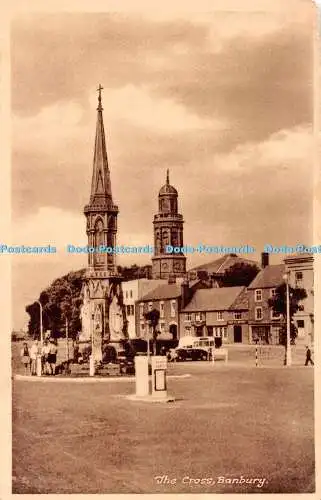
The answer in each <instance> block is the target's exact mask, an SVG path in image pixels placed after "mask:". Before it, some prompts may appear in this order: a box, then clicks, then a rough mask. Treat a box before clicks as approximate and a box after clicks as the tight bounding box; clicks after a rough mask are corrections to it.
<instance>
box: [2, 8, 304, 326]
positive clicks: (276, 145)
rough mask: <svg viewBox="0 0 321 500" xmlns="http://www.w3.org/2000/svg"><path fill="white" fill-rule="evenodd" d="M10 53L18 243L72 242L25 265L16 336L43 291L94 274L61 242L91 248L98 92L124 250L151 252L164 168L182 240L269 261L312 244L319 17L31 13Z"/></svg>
mask: <svg viewBox="0 0 321 500" xmlns="http://www.w3.org/2000/svg"><path fill="white" fill-rule="evenodd" d="M302 5H303V4H302ZM11 50H12V59H11V64H12V111H13V115H12V120H13V121H12V127H13V129H12V130H13V137H12V143H13V152H12V190H13V191H12V222H13V243H16V244H31V245H46V244H48V243H51V244H52V245H55V246H57V247H58V248H60V249H61V250H60V252H59V254H57V255H55V256H42V257H39V256H14V257H13V259H12V260H13V301H14V303H15V307H14V308H13V315H14V317H13V320H14V327H15V328H19V327H21V326H22V325H23V324H24V322H25V321H26V319H27V318H28V316H27V315H26V314H25V313H24V308H25V306H26V305H27V304H29V303H30V302H33V301H34V300H35V299H37V298H38V296H39V293H40V292H41V290H42V289H43V288H44V287H46V286H48V285H49V283H50V282H51V281H52V280H54V279H55V278H57V277H59V276H61V275H62V274H64V273H67V272H68V271H69V270H72V269H79V268H81V267H84V266H85V265H86V257H85V256H81V257H79V256H71V255H67V254H66V253H65V252H64V247H65V246H66V245H67V244H68V243H71V244H75V245H85V244H86V243H87V241H86V233H85V217H84V215H83V207H84V205H85V204H86V203H88V201H89V194H90V184H91V172H92V158H93V144H94V135H95V124H96V107H97V92H96V88H97V86H98V84H99V83H101V84H102V85H103V87H104V91H103V107H104V124H105V131H106V136H107V137H106V140H107V147H108V158H109V165H110V171H111V182H112V192H113V197H114V202H115V203H117V204H118V206H119V210H120V213H119V216H118V244H127V245H143V244H148V243H149V244H152V243H153V225H152V219H153V215H154V213H155V212H156V210H157V195H158V191H159V189H160V187H161V186H162V185H163V184H164V182H165V175H166V169H167V168H169V169H170V181H171V184H173V185H174V186H175V187H176V189H177V190H178V192H179V210H180V213H182V214H183V216H184V219H185V225H184V240H185V243H187V244H191V245H193V244H195V245H196V244H198V243H205V244H211V245H221V244H222V245H232V246H235V245H240V244H246V243H248V244H251V245H253V246H254V247H256V248H257V255H256V257H257V256H258V255H259V253H260V252H261V251H262V247H263V245H264V244H265V243H272V244H279V245H280V244H288V245H292V244H296V243H306V244H309V243H310V242H311V237H312V202H313V193H312V168H313V163H312V162H313V149H312V119H313V94H312V91H313V88H312V85H313V61H312V57H313V41H312V16H311V11H310V10H309V11H308V10H307V9H303V8H302V9H298V10H297V11H295V12H293V13H292V14H291V12H283V13H281V12H280V13H278V12H277V11H274V12H256V13H255V12H252V13H251V12H247V13H242V12H228V13H227V12H219V11H217V12H212V13H207V14H206V15H205V14H204V13H203V14H197V13H195V14H194V15H193V16H192V15H191V14H188V13H185V14H184V13H180V14H175V13H171V12H167V13H166V14H164V15H163V16H162V17H157V16H156V15H155V16H153V15H151V14H149V15H147V14H143V13H141V14H140V15H139V14H138V13H129V14H125V13H121V14H115V13H113V14H107V13H99V14H97V13H95V14H94V13H86V14H75V13H70V14H62V13H60V14H59V13H57V14H42V15H40V14H28V15H27V14H26V15H24V16H21V15H20V16H19V17H17V18H16V19H15V20H14V21H13V23H12V47H11ZM218 257H219V256H218ZM213 258H215V256H214V257H213ZM208 260H213V259H212V258H211V257H208V256H205V255H204V256H203V257H198V259H197V258H191V257H190V256H189V257H188V267H191V266H193V265H197V264H200V263H201V262H205V261H208ZM149 261H150V257H148V256H147V257H146V256H145V257H143V256H141V257H130V256H124V257H123V258H120V259H119V261H118V262H119V264H122V265H131V264H133V263H137V264H138V265H144V264H146V263H149Z"/></svg>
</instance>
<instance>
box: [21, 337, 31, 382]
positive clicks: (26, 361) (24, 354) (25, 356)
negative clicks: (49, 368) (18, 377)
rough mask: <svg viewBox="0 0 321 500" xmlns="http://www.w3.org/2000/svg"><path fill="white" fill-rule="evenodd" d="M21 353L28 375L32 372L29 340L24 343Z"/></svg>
mask: <svg viewBox="0 0 321 500" xmlns="http://www.w3.org/2000/svg"><path fill="white" fill-rule="evenodd" d="M20 355H21V362H22V364H23V365H24V367H25V375H28V374H29V373H30V353H29V347H28V344H27V342H24V343H23V346H22V349H21V352H20Z"/></svg>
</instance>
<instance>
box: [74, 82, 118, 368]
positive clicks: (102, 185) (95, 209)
mask: <svg viewBox="0 0 321 500" xmlns="http://www.w3.org/2000/svg"><path fill="white" fill-rule="evenodd" d="M102 89H103V88H102V87H101V86H100V85H99V88H98V107H97V125H96V138H95V149H94V161H93V172H92V182H91V193H90V200H89V203H88V205H86V206H85V208H84V214H85V216H86V220H87V226H86V233H87V237H88V247H89V252H88V266H87V269H86V272H85V276H84V281H83V290H82V291H83V306H82V311H81V319H82V338H83V339H86V340H91V342H92V347H93V355H94V359H95V361H101V358H102V343H103V341H107V342H112V343H116V344H117V342H119V341H120V340H122V339H123V338H124V337H125V330H126V316H125V309H124V306H123V297H122V290H121V277H120V275H119V274H118V273H117V266H116V254H115V253H113V252H110V250H109V252H110V253H109V252H108V251H107V247H109V248H110V249H111V248H113V247H115V246H116V234H117V215H118V212H119V211H118V207H117V205H115V204H114V202H113V198H112V191H111V182H110V171H109V165H108V158H107V148H106V139H105V131H104V123H103V107H102V103H101V91H102Z"/></svg>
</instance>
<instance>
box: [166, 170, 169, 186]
mask: <svg viewBox="0 0 321 500" xmlns="http://www.w3.org/2000/svg"><path fill="white" fill-rule="evenodd" d="M166 184H167V185H168V186H169V168H168V169H167V172H166Z"/></svg>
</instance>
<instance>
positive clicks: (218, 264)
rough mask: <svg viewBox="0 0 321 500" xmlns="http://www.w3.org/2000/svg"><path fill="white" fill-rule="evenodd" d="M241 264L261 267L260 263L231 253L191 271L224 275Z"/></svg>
mask: <svg viewBox="0 0 321 500" xmlns="http://www.w3.org/2000/svg"><path fill="white" fill-rule="evenodd" d="M239 263H244V264H251V265H257V266H258V267H259V264H258V262H255V261H254V260H249V259H244V258H243V257H239V256H238V255H236V254H233V253H231V254H230V253H229V254H227V255H223V257H220V258H219V259H216V260H212V261H211V262H207V263H205V264H201V265H199V266H197V267H193V269H190V270H189V271H201V270H204V271H207V272H209V273H224V272H225V271H226V269H229V268H230V267H232V266H234V264H239Z"/></svg>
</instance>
